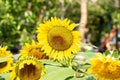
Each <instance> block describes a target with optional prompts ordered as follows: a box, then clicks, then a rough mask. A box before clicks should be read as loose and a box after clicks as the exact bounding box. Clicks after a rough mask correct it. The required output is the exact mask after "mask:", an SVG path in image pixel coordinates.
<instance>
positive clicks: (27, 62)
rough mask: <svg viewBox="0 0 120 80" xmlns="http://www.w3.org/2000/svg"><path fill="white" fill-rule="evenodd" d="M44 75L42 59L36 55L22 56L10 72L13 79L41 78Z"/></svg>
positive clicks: (32, 79)
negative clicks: (35, 56)
mask: <svg viewBox="0 0 120 80" xmlns="http://www.w3.org/2000/svg"><path fill="white" fill-rule="evenodd" d="M43 75H44V67H43V64H42V63H41V61H40V60H38V59H37V58H34V57H30V56H27V57H22V58H20V59H19V60H18V61H17V63H16V64H15V65H14V67H13V71H12V72H11V74H10V78H12V80H39V79H40V78H41V76H43Z"/></svg>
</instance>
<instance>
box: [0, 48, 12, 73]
mask: <svg viewBox="0 0 120 80" xmlns="http://www.w3.org/2000/svg"><path fill="white" fill-rule="evenodd" d="M11 56H12V53H10V51H7V46H5V47H1V46H0V59H1V60H0V74H1V73H4V72H7V71H9V70H10V69H11V64H12V63H13V59H12V58H11Z"/></svg>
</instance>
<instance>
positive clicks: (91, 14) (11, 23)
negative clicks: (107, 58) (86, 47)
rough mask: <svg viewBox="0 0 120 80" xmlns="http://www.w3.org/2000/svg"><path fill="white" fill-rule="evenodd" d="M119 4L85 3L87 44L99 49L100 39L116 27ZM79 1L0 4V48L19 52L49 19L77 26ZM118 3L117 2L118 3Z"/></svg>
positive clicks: (105, 0)
mask: <svg viewBox="0 0 120 80" xmlns="http://www.w3.org/2000/svg"><path fill="white" fill-rule="evenodd" d="M115 1H119V0H87V5H88V7H87V8H88V13H87V15H88V22H87V26H86V27H87V28H88V29H89V31H88V32H87V34H86V36H87V35H89V34H91V35H92V36H91V38H90V42H91V43H92V44H94V45H96V46H99V45H100V39H101V38H102V36H104V34H105V33H108V32H109V31H110V29H111V27H112V25H113V23H117V25H118V26H119V25H120V7H119V6H116V3H115ZM79 3H80V0H0V45H4V46H5V45H7V46H8V47H9V49H12V48H20V47H21V46H22V45H23V44H24V43H25V42H30V41H31V39H36V27H37V25H38V24H39V23H41V22H43V21H44V20H48V19H50V18H51V17H54V16H56V17H59V18H61V19H64V18H68V19H71V20H72V22H75V23H80V15H81V14H80V4H79ZM119 3H120V1H119Z"/></svg>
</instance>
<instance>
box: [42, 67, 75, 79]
mask: <svg viewBox="0 0 120 80" xmlns="http://www.w3.org/2000/svg"><path fill="white" fill-rule="evenodd" d="M74 74H75V71H74V70H73V69H72V68H64V67H56V66H50V65H47V66H46V74H45V76H43V77H41V80H65V79H67V78H72V77H71V76H74Z"/></svg>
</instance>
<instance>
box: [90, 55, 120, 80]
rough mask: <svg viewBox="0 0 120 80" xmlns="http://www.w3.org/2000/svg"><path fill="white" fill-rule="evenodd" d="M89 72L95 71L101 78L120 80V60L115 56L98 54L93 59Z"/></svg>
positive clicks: (96, 75) (97, 76)
mask: <svg viewBox="0 0 120 80" xmlns="http://www.w3.org/2000/svg"><path fill="white" fill-rule="evenodd" d="M90 63H91V67H90V68H89V69H88V72H89V73H93V74H94V75H95V77H96V78H99V79H100V80H106V79H108V80H120V61H119V60H115V59H114V58H113V57H108V56H105V55H102V54H97V55H96V57H95V58H93V59H92V60H91V62H90Z"/></svg>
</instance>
